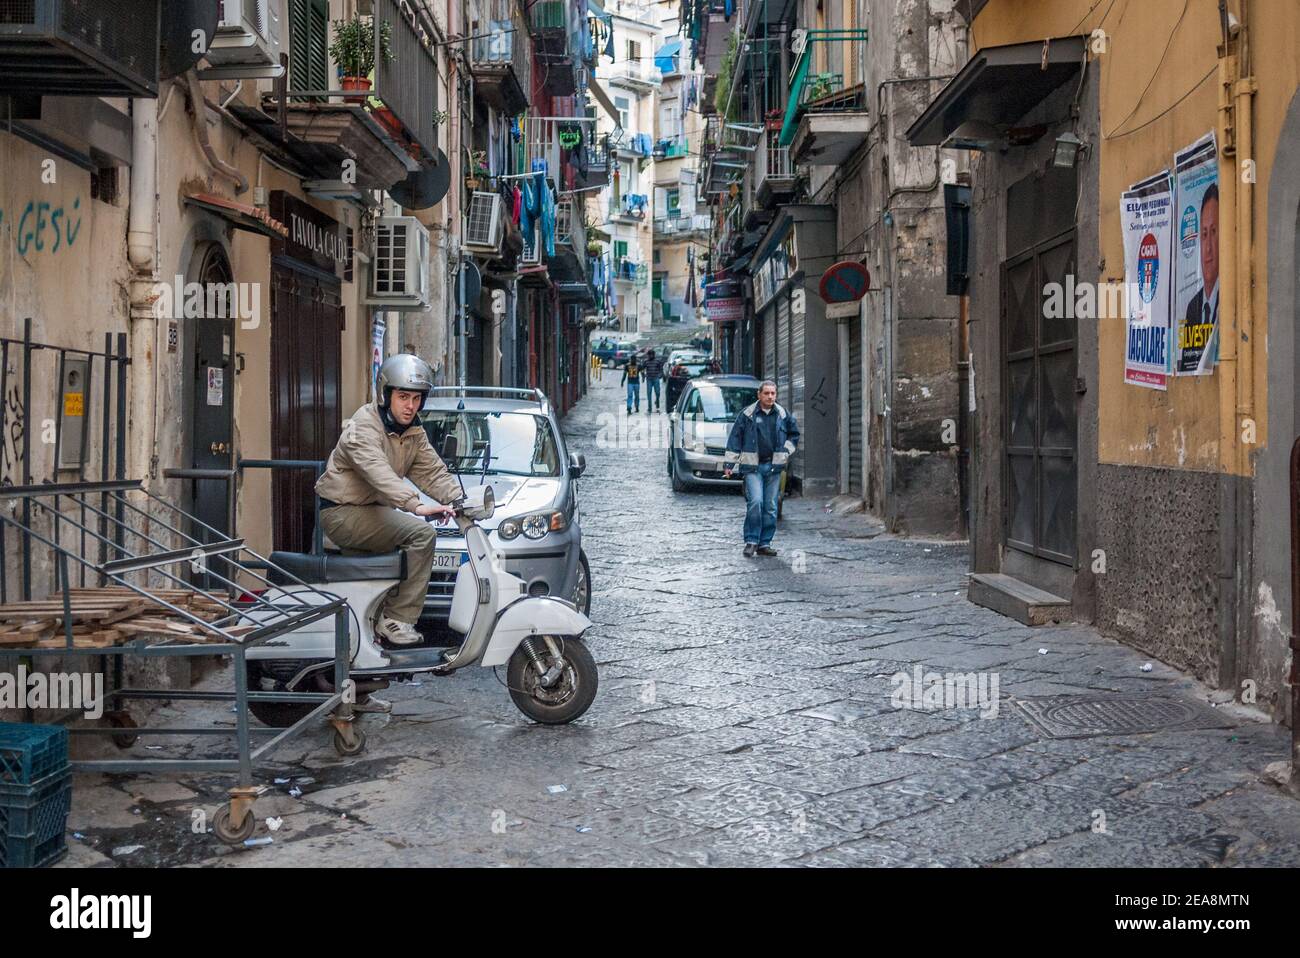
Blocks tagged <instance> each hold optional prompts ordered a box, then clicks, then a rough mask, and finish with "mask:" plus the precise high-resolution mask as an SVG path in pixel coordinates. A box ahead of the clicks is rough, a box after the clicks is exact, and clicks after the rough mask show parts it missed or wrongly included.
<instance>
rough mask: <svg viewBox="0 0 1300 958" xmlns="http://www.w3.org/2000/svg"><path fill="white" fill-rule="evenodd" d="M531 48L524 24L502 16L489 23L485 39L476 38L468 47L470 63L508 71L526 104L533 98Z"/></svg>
mask: <svg viewBox="0 0 1300 958" xmlns="http://www.w3.org/2000/svg"><path fill="white" fill-rule="evenodd" d="M531 47H532V45H531V44H530V43H529V42H528V32H527V30H526V29H525V28H524V25H523V22H522V21H521V20H519V19H518V18H513V19H511V18H508V17H503V18H502V19H498V20H492V21H489V23H488V29H487V31H486V35H485V36H478V37H475V39H474V42H473V44H472V45H471V47H470V58H471V63H472V65H473V66H474V67H475V68H479V69H482V68H485V67H486V68H490V69H509V70H510V71H511V72H513V73H514V76H515V80H516V81H517V82H518V84H519V89H520V90H521V92H522V93H523V98H524V101H525V102H527V101H528V100H529V98H530V97H531V96H532V58H531V56H530V53H531Z"/></svg>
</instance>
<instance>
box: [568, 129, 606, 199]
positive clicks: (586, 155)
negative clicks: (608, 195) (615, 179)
mask: <svg viewBox="0 0 1300 958" xmlns="http://www.w3.org/2000/svg"><path fill="white" fill-rule="evenodd" d="M611 165H612V155H611V152H610V148H609V136H608V134H607V135H605V136H602V137H601V138H600V139H599V140H598V141H597V142H596V143H589V142H584V143H583V145H582V147H581V149H578V150H575V151H574V153H573V166H574V180H573V186H574V189H578V190H587V189H592V188H594V187H599V186H608V185H609V180H610V167H611Z"/></svg>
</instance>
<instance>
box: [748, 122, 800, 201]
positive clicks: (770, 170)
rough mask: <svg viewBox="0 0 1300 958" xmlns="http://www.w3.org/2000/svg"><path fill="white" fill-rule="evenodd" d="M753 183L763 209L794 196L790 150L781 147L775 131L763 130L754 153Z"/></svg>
mask: <svg viewBox="0 0 1300 958" xmlns="http://www.w3.org/2000/svg"><path fill="white" fill-rule="evenodd" d="M754 183H755V185H756V191H757V195H758V202H759V204H760V205H762V206H765V207H771V206H773V205H775V204H776V203H779V202H783V201H785V200H788V199H790V197H791V196H793V195H794V164H793V163H791V162H790V148H789V147H788V146H782V145H781V144H780V141H779V137H778V132H777V131H776V130H764V131H763V135H762V136H761V137H760V138H759V141H758V149H757V150H755V151H754Z"/></svg>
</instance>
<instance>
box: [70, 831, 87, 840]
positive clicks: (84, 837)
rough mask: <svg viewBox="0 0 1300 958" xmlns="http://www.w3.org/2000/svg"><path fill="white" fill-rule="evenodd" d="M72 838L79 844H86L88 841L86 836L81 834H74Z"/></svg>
mask: <svg viewBox="0 0 1300 958" xmlns="http://www.w3.org/2000/svg"><path fill="white" fill-rule="evenodd" d="M72 837H73V838H75V839H76V840H77V841H79V842H84V841H85V840H86V836H85V835H83V834H81V832H73V833H72Z"/></svg>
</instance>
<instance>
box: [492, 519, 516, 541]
mask: <svg viewBox="0 0 1300 958" xmlns="http://www.w3.org/2000/svg"><path fill="white" fill-rule="evenodd" d="M520 531H521V530H520V527H519V520H518V519H507V520H505V522H503V523H501V525H499V526H497V535H498V536H500V537H501V538H502V539H506V540H510V539H514V538H516V537H517V536H518V535H519V533H520Z"/></svg>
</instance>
